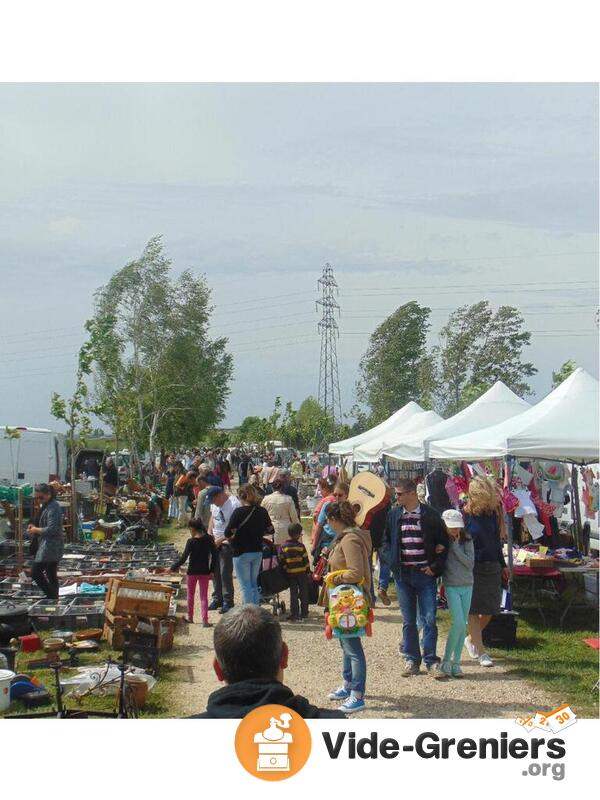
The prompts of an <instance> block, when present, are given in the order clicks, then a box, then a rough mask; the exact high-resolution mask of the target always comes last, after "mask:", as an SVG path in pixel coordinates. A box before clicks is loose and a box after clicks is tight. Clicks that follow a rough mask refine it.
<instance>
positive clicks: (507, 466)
mask: <svg viewBox="0 0 600 800" xmlns="http://www.w3.org/2000/svg"><path fill="white" fill-rule="evenodd" d="M504 470H505V475H504V485H505V486H507V487H508V488H509V489H510V479H511V475H512V456H506V458H505V459H504ZM506 546H507V549H508V571H509V573H510V580H512V575H513V517H512V514H507V515H506Z"/></svg>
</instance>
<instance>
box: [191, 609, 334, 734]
mask: <svg viewBox="0 0 600 800" xmlns="http://www.w3.org/2000/svg"><path fill="white" fill-rule="evenodd" d="M214 645H215V659H214V661H213V667H214V670H215V673H216V675H217V678H218V679H219V680H220V681H223V682H224V683H225V686H223V688H222V689H217V691H216V692H213V693H212V694H211V695H210V697H209V698H208V703H207V706H206V711H205V712H203V713H202V714H196V715H194V717H193V719H241V718H242V717H245V716H246V714H248V713H249V712H250V711H253V710H254V709H255V708H259V707H260V706H265V705H270V704H272V703H273V704H276V705H280V706H286V707H287V708H291V709H292V710H293V711H295V712H296V713H298V714H300V716H301V717H303V718H304V719H344V716H345V715H344V714H343V713H342V712H341V711H337V710H335V709H332V710H328V709H323V708H317V707H316V706H313V705H311V704H310V703H309V702H308V700H307V699H306V698H305V697H302V696H301V695H298V694H294V693H293V692H292V690H291V689H289V688H288V687H287V686H285V685H284V683H283V671H284V669H285V668H286V667H287V665H288V647H287V645H286V643H285V642H284V641H283V639H282V636H281V626H280V624H279V622H278V621H277V619H276V618H275V617H274V616H273V614H272V613H271V612H269V611H267V610H266V609H265V608H260V607H259V606H254V605H245V606H237V607H236V608H233V609H231V611H229V612H228V613H227V614H225V615H224V616H223V618H222V619H221V620H220V622H219V624H218V625H217V627H216V628H215V636H214Z"/></svg>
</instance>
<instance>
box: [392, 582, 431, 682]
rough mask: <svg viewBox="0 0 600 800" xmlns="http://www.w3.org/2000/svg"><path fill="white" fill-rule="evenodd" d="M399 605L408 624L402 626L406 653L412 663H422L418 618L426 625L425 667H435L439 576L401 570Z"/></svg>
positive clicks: (424, 642) (424, 634)
mask: <svg viewBox="0 0 600 800" xmlns="http://www.w3.org/2000/svg"><path fill="white" fill-rule="evenodd" d="M394 580H395V582H396V591H397V592H398V602H399V604H400V611H401V612H402V618H403V620H404V624H403V626H402V653H403V655H404V657H405V658H406V659H408V660H409V661H414V663H415V664H420V663H421V648H420V646H419V632H418V629H417V616H418V619H419V622H422V623H423V659H422V660H423V661H424V662H425V666H427V667H430V666H431V665H432V664H435V663H436V661H437V657H436V655H435V649H436V646H437V633H438V632H437V625H436V622H435V615H436V611H437V579H436V578H435V576H430V575H424V574H423V573H422V572H421V570H420V569H419V568H418V567H416V568H411V567H401V568H400V575H399V576H396V575H394Z"/></svg>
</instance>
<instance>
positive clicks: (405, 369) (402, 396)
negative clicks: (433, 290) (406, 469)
mask: <svg viewBox="0 0 600 800" xmlns="http://www.w3.org/2000/svg"><path fill="white" fill-rule="evenodd" d="M430 313H431V310H430V309H429V308H426V307H421V306H420V305H419V304H418V303H417V302H415V301H411V302H410V303H405V304H404V305H402V306H400V308H398V309H396V311H394V313H393V314H391V315H390V316H389V317H388V318H387V319H386V320H385V321H384V322H382V323H381V325H379V326H378V327H377V328H376V329H375V331H374V332H373V333H372V334H371V339H370V341H369V347H368V349H367V351H366V353H365V354H364V356H363V357H362V359H361V361H360V365H359V371H360V378H359V382H358V384H357V397H358V399H359V400H360V401H361V402H362V403H365V404H366V405H367V406H368V407H369V408H370V412H371V413H370V418H369V423H370V424H376V423H378V422H381V421H382V420H384V419H386V417H389V416H390V415H391V414H393V413H394V411H397V410H398V409H399V408H400V407H401V406H403V405H405V404H406V403H408V402H409V401H410V400H415V401H417V402H419V400H420V399H421V395H422V393H423V387H422V385H421V382H422V380H423V378H424V377H425V376H426V359H427V352H426V342H427V332H428V330H429V315H430Z"/></svg>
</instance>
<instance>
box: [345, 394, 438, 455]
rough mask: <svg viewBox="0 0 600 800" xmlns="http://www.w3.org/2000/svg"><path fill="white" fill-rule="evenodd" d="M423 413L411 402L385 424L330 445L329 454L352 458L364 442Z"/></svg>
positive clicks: (382, 423) (419, 407) (385, 421)
mask: <svg viewBox="0 0 600 800" xmlns="http://www.w3.org/2000/svg"><path fill="white" fill-rule="evenodd" d="M422 411H423V409H422V408H421V406H420V405H419V404H418V403H415V402H414V401H413V400H411V401H410V403H407V404H406V405H405V406H402V408H399V409H398V411H396V412H394V413H393V414H392V416H391V417H388V418H387V419H385V420H384V421H383V422H380V423H379V425H375V426H374V427H373V428H370V429H369V430H368V431H364V432H363V433H358V434H356V436H351V437H350V438H349V439H343V440H342V441H340V442H333V444H330V445H329V452H330V453H331V454H332V455H337V456H350V455H352V451H353V449H354V448H355V447H358V445H360V444H362V443H363V442H368V441H369V439H372V438H373V437H375V436H379V435H380V434H382V433H384V432H385V431H386V430H389V429H390V428H393V427H394V426H397V425H399V424H400V423H402V422H404V421H406V420H408V419H410V418H411V417H412V416H414V415H415V414H418V413H420V412H422Z"/></svg>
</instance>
